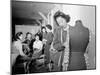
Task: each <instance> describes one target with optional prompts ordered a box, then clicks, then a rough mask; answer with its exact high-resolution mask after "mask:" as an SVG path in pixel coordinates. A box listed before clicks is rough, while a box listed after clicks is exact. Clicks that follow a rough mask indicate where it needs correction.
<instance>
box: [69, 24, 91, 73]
mask: <svg viewBox="0 0 100 75" xmlns="http://www.w3.org/2000/svg"><path fill="white" fill-rule="evenodd" d="M69 38H70V40H69V46H70V56H69V66H68V70H69V71H73V70H86V61H85V57H84V53H85V51H86V48H87V45H88V43H89V30H88V29H87V28H85V27H83V26H75V27H70V29H69Z"/></svg>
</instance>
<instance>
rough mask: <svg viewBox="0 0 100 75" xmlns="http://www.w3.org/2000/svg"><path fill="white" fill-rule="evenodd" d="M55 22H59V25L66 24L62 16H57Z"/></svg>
mask: <svg viewBox="0 0 100 75" xmlns="http://www.w3.org/2000/svg"><path fill="white" fill-rule="evenodd" d="M56 20H57V23H58V24H59V26H65V25H66V20H65V19H64V18H62V17H57V19H56Z"/></svg>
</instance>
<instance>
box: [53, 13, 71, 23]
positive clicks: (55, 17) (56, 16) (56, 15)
mask: <svg viewBox="0 0 100 75" xmlns="http://www.w3.org/2000/svg"><path fill="white" fill-rule="evenodd" d="M58 17H62V18H64V19H65V20H66V22H67V23H68V22H69V21H70V16H69V15H66V14H64V13H63V12H61V11H57V12H56V13H55V15H54V20H55V21H56V23H57V20H56V19H57V18H58ZM57 24H58V23H57ZM58 25H59V24H58Z"/></svg>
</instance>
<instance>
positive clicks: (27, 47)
mask: <svg viewBox="0 0 100 75" xmlns="http://www.w3.org/2000/svg"><path fill="white" fill-rule="evenodd" d="M32 43H33V39H32V33H30V32H27V33H26V37H25V40H24V42H23V44H24V45H23V50H24V52H25V54H26V55H28V56H31V55H32V54H33V50H32Z"/></svg>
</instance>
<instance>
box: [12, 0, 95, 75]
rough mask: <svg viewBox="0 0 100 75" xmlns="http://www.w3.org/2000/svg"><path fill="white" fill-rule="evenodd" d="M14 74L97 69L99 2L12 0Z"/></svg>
mask: <svg viewBox="0 0 100 75" xmlns="http://www.w3.org/2000/svg"><path fill="white" fill-rule="evenodd" d="M10 8H11V13H10V14H11V36H10V38H11V50H10V70H11V74H12V75H16V74H34V73H50V72H68V71H70V72H71V71H83V70H96V6H95V5H82V4H69V3H55V2H36V1H17V0H11V7H10Z"/></svg>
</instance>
